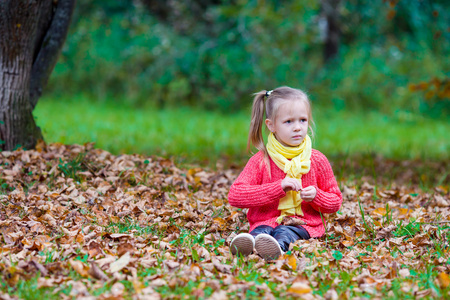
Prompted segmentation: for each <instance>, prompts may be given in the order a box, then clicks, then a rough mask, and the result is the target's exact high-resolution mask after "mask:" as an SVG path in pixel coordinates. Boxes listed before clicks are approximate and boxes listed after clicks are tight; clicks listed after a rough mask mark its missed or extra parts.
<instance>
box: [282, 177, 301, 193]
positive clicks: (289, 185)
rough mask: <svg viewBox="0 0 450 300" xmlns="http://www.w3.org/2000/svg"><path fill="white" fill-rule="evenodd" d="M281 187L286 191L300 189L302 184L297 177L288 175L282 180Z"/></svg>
mask: <svg viewBox="0 0 450 300" xmlns="http://www.w3.org/2000/svg"><path fill="white" fill-rule="evenodd" d="M281 188H282V189H283V191H285V192H289V191H297V192H298V191H300V190H301V189H302V186H301V185H300V181H298V180H297V179H295V178H289V177H286V178H284V179H283V180H282V181H281Z"/></svg>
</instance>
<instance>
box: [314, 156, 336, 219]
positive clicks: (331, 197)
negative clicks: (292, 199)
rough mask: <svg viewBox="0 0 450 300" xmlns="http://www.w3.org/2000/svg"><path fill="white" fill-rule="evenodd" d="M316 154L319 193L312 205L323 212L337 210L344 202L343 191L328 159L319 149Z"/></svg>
mask: <svg viewBox="0 0 450 300" xmlns="http://www.w3.org/2000/svg"><path fill="white" fill-rule="evenodd" d="M316 155H317V156H316V168H317V169H316V176H317V186H316V189H317V195H316V197H315V198H314V200H313V201H312V202H311V205H312V207H313V208H314V209H315V210H317V211H320V212H322V213H327V214H329V213H334V212H337V211H338V210H339V209H340V208H341V204H342V194H341V191H340V190H339V187H338V184H337V181H336V178H335V177H334V174H333V170H332V168H331V165H330V162H329V161H328V159H327V158H326V157H325V155H323V154H322V153H320V152H318V151H317V154H316Z"/></svg>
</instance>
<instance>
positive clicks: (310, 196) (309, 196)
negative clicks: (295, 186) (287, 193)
mask: <svg viewBox="0 0 450 300" xmlns="http://www.w3.org/2000/svg"><path fill="white" fill-rule="evenodd" d="M316 195H317V190H316V188H315V187H313V186H312V185H310V186H307V187H305V188H303V189H302V190H301V191H300V197H301V198H302V200H303V201H306V202H311V201H313V200H314V198H316Z"/></svg>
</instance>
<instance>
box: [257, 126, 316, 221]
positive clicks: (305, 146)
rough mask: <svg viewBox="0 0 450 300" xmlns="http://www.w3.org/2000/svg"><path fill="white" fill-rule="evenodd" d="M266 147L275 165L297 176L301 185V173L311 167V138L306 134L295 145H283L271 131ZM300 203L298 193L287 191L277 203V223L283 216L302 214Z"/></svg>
mask: <svg viewBox="0 0 450 300" xmlns="http://www.w3.org/2000/svg"><path fill="white" fill-rule="evenodd" d="M266 147H267V151H268V152H269V156H270V158H271V159H272V160H273V161H274V163H275V164H276V165H277V167H279V168H280V169H281V170H283V172H284V173H286V176H287V177H290V178H297V179H298V180H299V181H300V185H301V183H302V179H301V178H302V174H306V173H308V172H309V169H310V167H311V139H310V138H309V136H308V135H307V136H306V137H305V138H304V139H303V142H302V143H301V144H300V145H299V146H297V147H285V146H283V145H282V144H281V143H280V142H279V141H277V139H276V138H275V136H274V134H273V133H270V134H269V139H268V142H267V145H266ZM301 204H302V198H300V193H298V192H296V191H289V192H287V193H286V196H284V197H283V198H282V199H280V203H279V204H278V209H279V210H281V216H280V217H278V218H277V222H278V224H281V222H282V221H283V218H284V217H285V216H294V215H299V216H303V211H302V205H301Z"/></svg>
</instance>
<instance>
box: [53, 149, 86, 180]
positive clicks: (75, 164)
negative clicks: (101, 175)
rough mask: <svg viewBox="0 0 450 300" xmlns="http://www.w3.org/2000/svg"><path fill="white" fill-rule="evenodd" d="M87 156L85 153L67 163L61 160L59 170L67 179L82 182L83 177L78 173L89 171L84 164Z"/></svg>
mask: <svg viewBox="0 0 450 300" xmlns="http://www.w3.org/2000/svg"><path fill="white" fill-rule="evenodd" d="M85 156H86V154H85V153H79V154H78V155H77V156H76V157H75V158H74V159H72V160H70V161H68V162H66V163H64V162H63V161H62V160H61V159H59V162H60V163H59V164H58V169H59V170H60V171H61V172H62V173H63V174H64V175H65V177H68V178H72V179H73V180H75V181H78V182H81V177H80V176H79V174H78V172H82V171H86V170H87V168H86V166H85V165H86V164H85V162H84V158H85Z"/></svg>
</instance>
